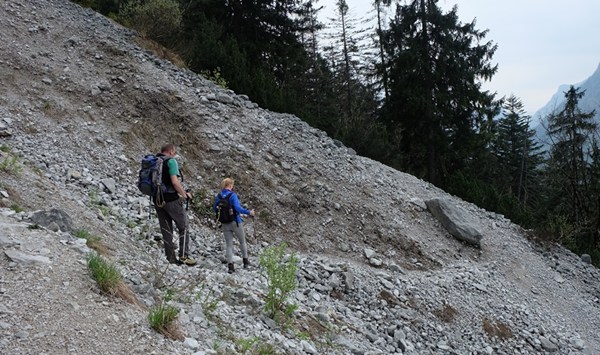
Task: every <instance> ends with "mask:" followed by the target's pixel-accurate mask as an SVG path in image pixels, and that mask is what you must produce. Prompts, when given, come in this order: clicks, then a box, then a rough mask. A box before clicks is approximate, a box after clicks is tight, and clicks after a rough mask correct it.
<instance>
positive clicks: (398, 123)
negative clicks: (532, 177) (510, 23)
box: [383, 0, 497, 187]
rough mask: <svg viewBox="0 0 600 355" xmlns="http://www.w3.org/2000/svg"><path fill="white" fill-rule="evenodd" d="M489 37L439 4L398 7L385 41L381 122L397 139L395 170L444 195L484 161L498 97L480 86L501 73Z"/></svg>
mask: <svg viewBox="0 0 600 355" xmlns="http://www.w3.org/2000/svg"><path fill="white" fill-rule="evenodd" d="M486 34H487V31H479V30H476V29H475V23H474V22H473V23H468V24H461V23H459V21H458V16H457V14H456V7H455V8H454V9H452V10H451V11H450V12H449V13H446V14H444V13H442V11H441V9H440V8H439V7H438V6H437V0H413V1H410V2H409V3H408V4H407V5H399V6H398V7H397V11H396V15H395V17H394V19H393V20H392V21H391V23H390V28H389V29H388V30H387V31H386V34H385V41H384V43H385V45H386V52H387V56H388V58H389V62H388V67H387V68H385V69H386V70H387V71H388V73H389V79H390V81H389V88H390V93H389V97H388V99H387V100H386V102H385V103H384V107H383V109H384V110H383V119H384V120H385V122H386V124H387V127H388V132H389V134H390V136H391V137H398V138H399V139H397V140H396V142H397V146H396V147H394V148H395V150H396V157H395V159H394V160H393V161H391V162H390V163H391V164H393V165H394V166H397V167H399V168H401V169H403V170H405V171H408V172H410V173H412V174H415V175H417V176H419V177H422V178H426V179H427V180H429V181H430V182H432V183H434V184H436V185H438V186H442V187H444V185H445V184H446V181H447V178H448V177H449V176H450V175H452V174H454V173H456V172H458V171H460V170H461V169H465V168H467V167H468V166H469V165H471V164H473V163H474V162H475V160H474V157H476V156H477V155H482V151H483V150H485V149H486V144H487V141H486V139H487V137H485V134H484V133H485V132H484V130H485V129H486V127H485V126H486V125H487V121H489V120H490V119H491V118H490V117H491V115H492V114H493V113H494V112H493V107H494V102H493V99H494V95H493V94H490V93H489V92H485V91H482V89H481V81H482V80H489V79H491V77H492V75H493V74H494V73H495V72H496V68H497V67H496V66H493V65H491V63H490V60H491V58H492V55H493V54H494V52H495V50H496V46H495V45H494V44H493V43H492V42H483V39H484V37H485V35H486Z"/></svg>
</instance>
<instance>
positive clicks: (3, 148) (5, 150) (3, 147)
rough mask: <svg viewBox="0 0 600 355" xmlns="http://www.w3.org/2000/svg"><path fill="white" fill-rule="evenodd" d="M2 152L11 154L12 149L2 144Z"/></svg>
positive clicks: (0, 150) (0, 148) (0, 149)
mask: <svg viewBox="0 0 600 355" xmlns="http://www.w3.org/2000/svg"><path fill="white" fill-rule="evenodd" d="M0 152H3V153H8V152H10V148H9V147H8V146H7V145H6V144H2V145H1V146H0Z"/></svg>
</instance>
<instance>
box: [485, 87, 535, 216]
mask: <svg viewBox="0 0 600 355" xmlns="http://www.w3.org/2000/svg"><path fill="white" fill-rule="evenodd" d="M529 119H530V116H528V115H527V114H526V113H525V109H524V106H523V103H522V102H521V101H520V100H519V98H517V97H516V96H514V95H511V96H510V97H508V99H506V101H505V102H504V103H503V115H502V117H501V118H500V119H499V120H498V124H497V134H496V136H495V138H494V145H493V149H494V155H495V156H496V158H497V159H496V162H497V163H496V170H495V172H496V173H495V174H494V176H495V179H494V183H495V185H496V186H497V188H499V189H500V190H501V191H503V192H504V193H508V194H510V195H513V196H515V197H516V198H517V199H518V200H519V202H520V203H521V206H522V207H528V205H529V203H530V202H531V201H530V197H531V196H532V195H534V194H535V192H536V191H539V189H538V188H537V185H538V183H537V182H538V181H539V178H540V165H541V163H542V161H543V157H542V155H543V152H542V146H541V144H540V143H539V142H537V141H535V138H534V136H535V131H533V130H532V129H530V128H529ZM532 192H534V194H532Z"/></svg>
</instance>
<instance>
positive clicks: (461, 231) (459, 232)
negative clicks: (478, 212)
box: [425, 198, 482, 248]
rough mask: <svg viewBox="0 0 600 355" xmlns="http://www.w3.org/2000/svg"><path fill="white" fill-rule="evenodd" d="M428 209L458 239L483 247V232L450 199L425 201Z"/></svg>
mask: <svg viewBox="0 0 600 355" xmlns="http://www.w3.org/2000/svg"><path fill="white" fill-rule="evenodd" d="M425 204H426V205H427V208H428V209H429V211H430V212H431V214H432V215H434V216H435V217H436V218H437V219H438V220H439V221H440V222H441V223H442V225H443V226H444V228H446V230H448V232H449V233H450V234H451V235H452V236H454V237H455V238H456V239H458V240H460V241H463V242H466V243H468V244H471V245H473V246H476V247H478V248H480V247H481V238H482V235H481V232H479V231H478V230H477V228H476V227H475V225H474V223H473V222H472V221H471V219H470V218H469V216H468V214H467V213H466V212H465V211H464V210H462V209H461V208H460V207H458V206H456V205H454V204H453V203H452V202H451V201H450V200H448V199H441V198H435V199H431V200H428V201H425Z"/></svg>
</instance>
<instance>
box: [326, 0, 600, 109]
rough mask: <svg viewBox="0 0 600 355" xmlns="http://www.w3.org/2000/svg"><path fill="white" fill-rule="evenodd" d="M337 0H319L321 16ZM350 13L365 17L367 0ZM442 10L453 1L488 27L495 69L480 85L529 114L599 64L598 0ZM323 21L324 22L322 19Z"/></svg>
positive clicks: (488, 0) (444, 0)
mask: <svg viewBox="0 0 600 355" xmlns="http://www.w3.org/2000/svg"><path fill="white" fill-rule="evenodd" d="M335 2H336V0H320V1H319V3H318V5H321V6H324V9H323V10H322V17H324V18H329V17H332V16H333V14H334V7H335ZM346 2H347V3H348V5H349V7H350V14H351V16H355V17H358V18H361V17H367V16H368V15H369V12H370V11H371V9H372V5H371V4H372V3H373V1H372V0H346ZM438 5H439V6H440V7H441V8H442V9H444V11H448V10H450V9H451V8H452V7H453V6H454V5H457V6H458V12H457V13H458V17H459V20H460V21H461V22H463V23H466V22H471V21H473V20H475V21H476V25H475V28H476V29H478V30H485V29H488V30H489V32H488V34H487V36H486V37H485V39H487V40H491V41H493V42H494V43H495V44H497V45H498V49H497V50H496V53H495V54H494V57H493V58H492V63H494V64H498V71H497V73H496V75H495V76H494V77H493V79H492V81H491V82H486V83H484V84H483V88H484V89H486V90H490V91H492V92H497V94H498V97H502V96H510V95H515V96H517V97H518V98H520V99H521V102H522V103H523V105H524V107H525V110H526V111H527V113H528V114H530V115H533V114H534V113H535V111H537V110H538V109H540V108H542V107H543V106H544V105H545V104H546V103H548V101H550V98H551V97H552V95H554V94H555V93H556V92H557V91H558V87H559V86H560V85H563V84H567V85H575V84H578V83H581V82H582V81H584V80H585V79H587V78H588V77H590V76H591V75H592V74H593V73H594V71H595V70H596V69H597V68H598V65H599V64H600V20H599V16H600V1H599V0H502V1H492V0H439V1H438ZM324 22H327V21H326V20H324Z"/></svg>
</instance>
